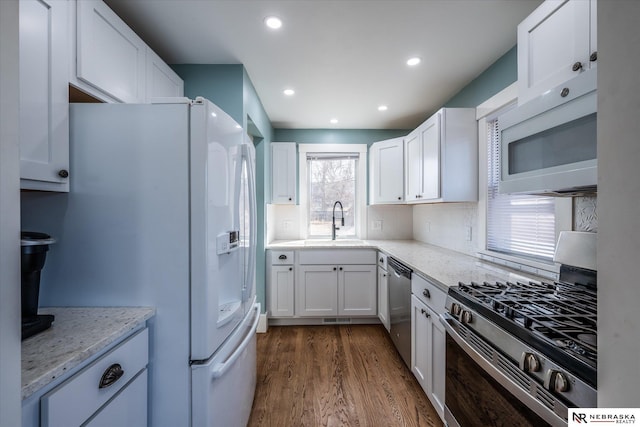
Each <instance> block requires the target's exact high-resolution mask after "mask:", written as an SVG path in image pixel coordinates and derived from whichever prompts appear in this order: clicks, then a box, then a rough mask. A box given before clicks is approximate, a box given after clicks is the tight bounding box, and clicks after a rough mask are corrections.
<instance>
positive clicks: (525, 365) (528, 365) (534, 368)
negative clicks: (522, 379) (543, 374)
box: [520, 351, 540, 372]
mask: <svg viewBox="0 0 640 427" xmlns="http://www.w3.org/2000/svg"><path fill="white" fill-rule="evenodd" d="M520 369H522V370H523V371H524V372H538V371H539V370H540V360H538V358H537V357H536V355H535V354H533V353H528V352H526V351H523V352H522V356H520Z"/></svg>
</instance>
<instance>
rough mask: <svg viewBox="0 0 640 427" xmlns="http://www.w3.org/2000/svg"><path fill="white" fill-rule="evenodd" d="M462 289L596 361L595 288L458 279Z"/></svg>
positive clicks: (542, 335) (546, 338)
mask: <svg viewBox="0 0 640 427" xmlns="http://www.w3.org/2000/svg"><path fill="white" fill-rule="evenodd" d="M458 289H459V292H460V293H462V294H464V295H466V296H467V297H468V298H469V299H470V300H473V301H476V302H477V303H479V304H481V305H483V306H485V307H487V308H489V309H490V310H491V311H492V312H494V313H496V314H497V315H498V316H499V317H500V318H503V319H505V321H507V322H511V323H514V324H516V325H518V326H519V327H521V328H524V329H526V330H528V331H530V332H531V333H533V334H534V335H535V336H537V337H538V338H539V339H541V340H543V341H545V342H547V343H548V344H550V345H553V346H556V347H559V348H561V349H562V350H563V351H566V352H568V353H570V354H572V355H573V356H574V357H577V358H579V359H583V360H586V361H588V362H590V363H593V364H595V363H596V358H597V356H596V355H597V342H596V339H595V337H596V331H597V315H596V313H597V299H596V291H595V289H593V288H588V287H584V286H580V285H572V284H568V283H562V282H555V283H553V284H551V283H546V282H541V283H538V282H528V283H525V282H495V283H489V282H484V283H476V282H471V283H470V284H465V283H459V287H458Z"/></svg>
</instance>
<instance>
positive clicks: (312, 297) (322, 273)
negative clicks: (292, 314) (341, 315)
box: [296, 265, 338, 317]
mask: <svg viewBox="0 0 640 427" xmlns="http://www.w3.org/2000/svg"><path fill="white" fill-rule="evenodd" d="M296 283H297V291H298V292H297V294H298V301H297V304H296V314H297V315H298V316H301V317H304V316H315V317H317V316H337V315H338V267H337V266H335V265H333V266H332V265H301V266H300V267H298V280H296Z"/></svg>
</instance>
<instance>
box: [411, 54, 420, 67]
mask: <svg viewBox="0 0 640 427" xmlns="http://www.w3.org/2000/svg"><path fill="white" fill-rule="evenodd" d="M421 61H422V59H420V58H418V57H417V56H414V57H413V58H409V59H408V60H407V65H408V66H410V67H413V66H415V65H418V64H419V63H420V62H421Z"/></svg>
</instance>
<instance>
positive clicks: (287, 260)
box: [271, 251, 293, 265]
mask: <svg viewBox="0 0 640 427" xmlns="http://www.w3.org/2000/svg"><path fill="white" fill-rule="evenodd" d="M289 264H293V251H271V265H289Z"/></svg>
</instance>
